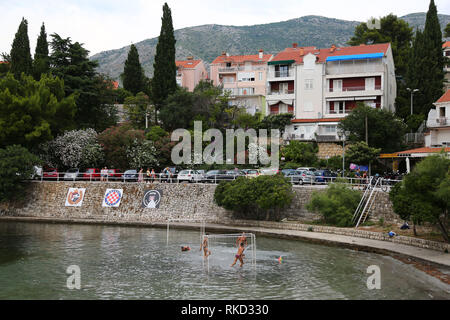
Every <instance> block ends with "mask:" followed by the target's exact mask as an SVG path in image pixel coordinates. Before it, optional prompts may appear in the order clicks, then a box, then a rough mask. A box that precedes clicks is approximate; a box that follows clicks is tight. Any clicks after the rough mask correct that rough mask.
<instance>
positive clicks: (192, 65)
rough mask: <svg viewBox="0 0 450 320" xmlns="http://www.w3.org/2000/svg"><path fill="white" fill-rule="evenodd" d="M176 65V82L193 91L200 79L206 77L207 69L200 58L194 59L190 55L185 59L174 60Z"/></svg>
mask: <svg viewBox="0 0 450 320" xmlns="http://www.w3.org/2000/svg"><path fill="white" fill-rule="evenodd" d="M175 64H176V66H177V84H178V85H179V86H180V87H183V88H186V89H187V90H188V91H190V92H193V91H194V89H195V87H196V86H197V84H198V83H199V82H200V81H201V80H206V79H208V71H207V70H206V67H205V64H204V63H203V61H202V60H194V57H192V56H190V57H188V58H187V60H178V61H175Z"/></svg>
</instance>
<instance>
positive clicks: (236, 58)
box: [212, 54, 272, 64]
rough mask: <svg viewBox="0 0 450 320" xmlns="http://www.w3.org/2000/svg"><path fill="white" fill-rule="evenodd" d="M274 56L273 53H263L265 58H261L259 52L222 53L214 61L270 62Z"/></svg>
mask: <svg viewBox="0 0 450 320" xmlns="http://www.w3.org/2000/svg"><path fill="white" fill-rule="evenodd" d="M270 58H272V55H271V54H263V58H262V59H260V58H259V55H258V54H251V55H242V56H226V55H221V56H218V57H217V58H216V59H214V61H213V62H212V63H213V64H214V63H224V62H231V63H244V62H246V61H251V62H268V61H269V60H270Z"/></svg>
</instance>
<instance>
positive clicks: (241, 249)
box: [231, 242, 245, 267]
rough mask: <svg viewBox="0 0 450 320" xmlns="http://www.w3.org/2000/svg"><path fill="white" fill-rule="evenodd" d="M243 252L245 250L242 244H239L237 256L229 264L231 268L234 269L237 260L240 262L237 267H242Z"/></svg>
mask: <svg viewBox="0 0 450 320" xmlns="http://www.w3.org/2000/svg"><path fill="white" fill-rule="evenodd" d="M244 250H245V246H244V243H243V242H241V244H240V245H239V249H238V252H237V254H236V255H235V256H234V261H233V263H232V264H231V267H234V265H235V264H236V262H237V261H238V260H239V261H240V262H241V264H240V265H239V267H242V266H243V265H244V260H243V258H244V257H245V255H244Z"/></svg>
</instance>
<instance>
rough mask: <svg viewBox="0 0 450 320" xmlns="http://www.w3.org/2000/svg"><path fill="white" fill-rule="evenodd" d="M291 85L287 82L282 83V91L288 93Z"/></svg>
mask: <svg viewBox="0 0 450 320" xmlns="http://www.w3.org/2000/svg"><path fill="white" fill-rule="evenodd" d="M288 89H289V85H288V84H287V83H285V82H282V83H280V93H282V94H286V93H288Z"/></svg>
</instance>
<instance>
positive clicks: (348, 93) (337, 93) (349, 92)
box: [326, 86, 382, 98]
mask: <svg viewBox="0 0 450 320" xmlns="http://www.w3.org/2000/svg"><path fill="white" fill-rule="evenodd" d="M381 94H382V88H381V86H375V87H373V88H367V87H365V86H359V87H345V88H339V89H337V88H327V92H326V97H328V98H342V97H354V96H373V95H375V96H379V95H381Z"/></svg>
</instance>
